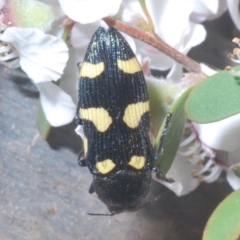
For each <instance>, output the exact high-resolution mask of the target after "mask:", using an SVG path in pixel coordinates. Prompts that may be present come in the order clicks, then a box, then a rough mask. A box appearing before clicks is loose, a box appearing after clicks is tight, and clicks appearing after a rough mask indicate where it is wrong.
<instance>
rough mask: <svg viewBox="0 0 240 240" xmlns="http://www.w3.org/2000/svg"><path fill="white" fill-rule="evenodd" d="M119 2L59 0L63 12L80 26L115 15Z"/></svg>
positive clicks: (107, 0)
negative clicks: (80, 24)
mask: <svg viewBox="0 0 240 240" xmlns="http://www.w3.org/2000/svg"><path fill="white" fill-rule="evenodd" d="M121 2H122V1H121V0H114V1H113V0H101V1H99V0H87V1H86V0H59V3H60V5H61V7H62V10H63V12H64V13H65V14H66V15H67V16H68V17H69V18H71V19H73V20H74V21H76V22H80V23H82V24H85V23H91V22H95V21H97V20H100V19H101V18H103V17H107V16H113V15H115V14H116V13H117V11H118V9H119V7H120V4H121Z"/></svg>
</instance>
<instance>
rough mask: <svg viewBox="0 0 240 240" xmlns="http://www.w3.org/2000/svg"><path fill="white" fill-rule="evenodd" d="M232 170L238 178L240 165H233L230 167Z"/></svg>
mask: <svg viewBox="0 0 240 240" xmlns="http://www.w3.org/2000/svg"><path fill="white" fill-rule="evenodd" d="M232 170H233V172H234V174H235V175H236V176H237V177H239V178H240V164H239V163H238V164H235V165H234V166H232Z"/></svg>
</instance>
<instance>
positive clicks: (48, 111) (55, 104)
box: [37, 82, 76, 127]
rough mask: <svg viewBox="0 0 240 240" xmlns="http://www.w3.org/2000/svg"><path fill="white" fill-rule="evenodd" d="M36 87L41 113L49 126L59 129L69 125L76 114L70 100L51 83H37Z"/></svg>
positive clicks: (74, 106)
mask: <svg viewBox="0 0 240 240" xmlns="http://www.w3.org/2000/svg"><path fill="white" fill-rule="evenodd" d="M37 86H38V89H39V91H40V101H41V104H42V107H43V111H44V113H45V115H46V119H47V120H48V121H49V123H50V124H51V126H53V127H59V126H62V125H65V124H68V123H70V122H71V121H72V120H73V118H74V116H75V113H76V105H75V104H74V102H73V101H72V98H71V97H70V96H69V95H68V94H67V93H65V92H64V91H63V90H62V89H61V88H60V87H58V86H57V85H56V84H54V83H52V82H44V83H39V84H38V85H37Z"/></svg>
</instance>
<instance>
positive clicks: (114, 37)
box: [76, 27, 158, 215]
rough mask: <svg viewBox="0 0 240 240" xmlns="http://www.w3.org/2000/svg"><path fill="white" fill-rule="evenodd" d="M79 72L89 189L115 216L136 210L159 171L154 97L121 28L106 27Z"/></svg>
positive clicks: (81, 161) (80, 121)
mask: <svg viewBox="0 0 240 240" xmlns="http://www.w3.org/2000/svg"><path fill="white" fill-rule="evenodd" d="M79 75H80V80H79V102H78V107H77V114H76V120H77V123H78V124H79V125H82V126H83V131H84V135H85V137H84V139H83V156H81V157H80V158H79V165H80V166H87V167H88V168H89V170H90V172H91V173H92V175H93V182H92V184H91V186H90V189H89V192H90V193H93V192H96V194H97V195H98V197H99V199H100V200H101V201H102V202H103V203H105V204H106V205H107V207H108V210H109V211H110V213H111V214H109V215H114V214H117V213H121V212H124V211H136V210H138V209H139V208H141V204H142V200H143V199H144V198H145V196H146V195H147V193H148V192H149V189H150V186H151V182H152V178H151V172H152V171H153V170H154V171H158V169H157V170H156V168H155V167H154V165H153V163H154V160H155V153H154V151H153V147H152V144H151V142H150V138H149V128H150V112H149V98H148V91H147V86H146V82H145V79H144V76H143V73H142V70H141V66H140V64H139V62H138V60H137V58H136V56H135V54H134V53H133V51H132V49H131V47H130V46H129V44H128V43H127V41H126V40H125V39H124V37H123V36H122V35H121V34H120V33H119V32H118V31H117V30H116V29H115V28H113V27H110V28H109V29H108V31H105V30H104V29H103V28H101V27H100V28H99V29H98V30H97V31H96V32H95V33H94V35H93V37H92V39H91V41H90V43H89V46H88V48H87V51H86V55H85V57H84V60H83V62H82V64H81V67H80V70H79ZM93 215H104V214H93ZM106 215H107V214H106Z"/></svg>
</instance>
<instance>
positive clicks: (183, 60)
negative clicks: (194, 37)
mask: <svg viewBox="0 0 240 240" xmlns="http://www.w3.org/2000/svg"><path fill="white" fill-rule="evenodd" d="M103 20H104V21H105V22H106V23H107V24H108V25H111V26H113V27H115V28H116V29H118V30H120V31H122V32H125V33H127V34H128V35H130V36H132V37H134V38H137V39H140V40H142V41H143V42H146V43H148V44H150V45H152V46H153V47H155V48H156V49H158V50H159V51H160V52H163V53H165V54H166V55H167V56H169V57H171V58H172V59H174V60H175V61H177V62H178V63H180V64H182V65H183V66H184V67H185V68H186V69H187V70H188V71H189V72H194V73H202V72H201V68H200V65H199V64H198V63H197V62H195V61H194V60H192V59H191V58H189V57H187V56H185V55H184V54H182V53H180V52H178V51H177V50H176V49H174V48H172V47H171V46H169V45H168V44H167V43H165V42H164V41H163V40H161V39H160V38H159V37H158V36H157V35H155V34H153V33H150V32H145V31H143V30H141V29H139V28H135V27H133V26H130V25H127V24H126V23H123V22H120V21H118V20H114V19H112V18H109V17H106V18H103Z"/></svg>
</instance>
